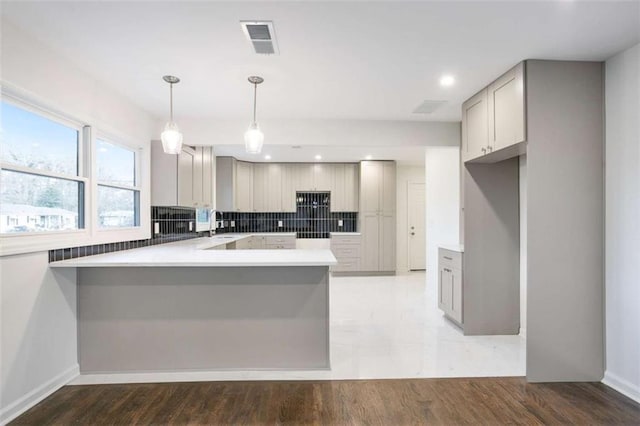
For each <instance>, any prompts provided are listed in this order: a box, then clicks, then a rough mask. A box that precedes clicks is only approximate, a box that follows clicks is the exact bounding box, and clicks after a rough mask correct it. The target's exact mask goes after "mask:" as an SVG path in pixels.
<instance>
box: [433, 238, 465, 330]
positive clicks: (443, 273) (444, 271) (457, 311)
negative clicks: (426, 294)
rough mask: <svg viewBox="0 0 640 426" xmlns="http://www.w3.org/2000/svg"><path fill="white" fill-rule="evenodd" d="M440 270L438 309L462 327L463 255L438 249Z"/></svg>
mask: <svg viewBox="0 0 640 426" xmlns="http://www.w3.org/2000/svg"><path fill="white" fill-rule="evenodd" d="M438 269H439V271H438V307H439V308H440V309H442V311H443V312H444V313H445V315H446V316H447V317H448V318H450V319H451V320H453V321H454V322H456V323H458V324H459V325H462V324H463V317H462V289H463V287H462V253H460V252H456V251H452V250H447V249H443V248H440V249H438Z"/></svg>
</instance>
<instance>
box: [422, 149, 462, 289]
mask: <svg viewBox="0 0 640 426" xmlns="http://www.w3.org/2000/svg"><path fill="white" fill-rule="evenodd" d="M425 190H426V192H427V194H426V206H427V214H426V216H427V219H426V221H427V228H426V229H427V287H428V288H430V289H431V290H433V289H435V288H437V284H438V246H440V245H441V244H458V241H460V220H459V214H460V148H459V147H428V148H427V149H426V154H425Z"/></svg>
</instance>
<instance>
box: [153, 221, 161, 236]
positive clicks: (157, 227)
mask: <svg viewBox="0 0 640 426" xmlns="http://www.w3.org/2000/svg"><path fill="white" fill-rule="evenodd" d="M153 233H154V234H159V233H160V224H159V223H158V222H153Z"/></svg>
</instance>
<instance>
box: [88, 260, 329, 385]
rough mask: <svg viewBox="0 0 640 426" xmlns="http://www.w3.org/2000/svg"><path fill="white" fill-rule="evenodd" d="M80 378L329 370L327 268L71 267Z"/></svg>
mask: <svg viewBox="0 0 640 426" xmlns="http://www.w3.org/2000/svg"><path fill="white" fill-rule="evenodd" d="M78 284H79V285H78V352H79V354H78V355H79V363H80V371H81V373H85V374H90V373H125V372H156V371H157V372H160V371H180V370H217V369H243V370H253V369H283V370H284V369H328V368H330V360H329V268H328V266H286V267H284V266H283V267H94V268H79V270H78Z"/></svg>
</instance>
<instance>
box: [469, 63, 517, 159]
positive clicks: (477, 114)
mask: <svg viewBox="0 0 640 426" xmlns="http://www.w3.org/2000/svg"><path fill="white" fill-rule="evenodd" d="M524 74H525V68H524V62H521V63H519V64H518V65H516V66H515V67H513V68H512V69H510V70H509V71H507V72H506V73H504V74H503V75H502V76H500V77H499V78H498V79H497V80H495V81H494V82H493V83H491V84H490V85H489V86H487V87H486V88H484V89H482V90H481V91H480V92H478V93H477V94H475V95H474V96H472V97H471V98H470V99H468V100H467V101H465V102H464V103H463V104H462V160H463V161H471V160H474V161H478V162H497V161H502V160H505V159H507V158H511V157H513V156H517V155H520V154H522V153H523V152H524V146H523V145H524V142H525V141H526V120H525V85H524Z"/></svg>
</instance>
